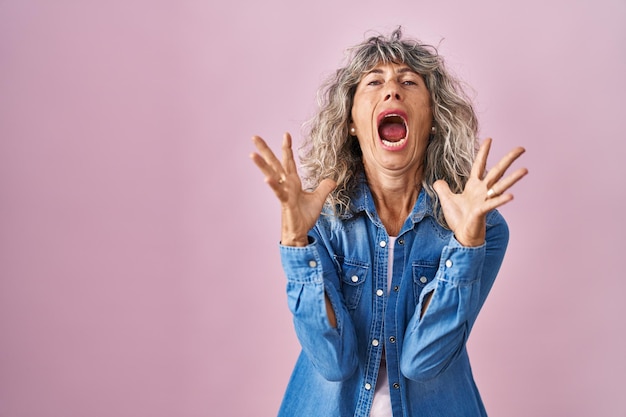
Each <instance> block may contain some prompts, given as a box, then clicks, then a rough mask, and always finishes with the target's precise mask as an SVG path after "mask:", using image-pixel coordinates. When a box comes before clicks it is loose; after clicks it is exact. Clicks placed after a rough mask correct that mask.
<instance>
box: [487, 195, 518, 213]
mask: <svg viewBox="0 0 626 417" xmlns="http://www.w3.org/2000/svg"><path fill="white" fill-rule="evenodd" d="M511 200H513V194H511V193H505V194H500V195H496V196H494V197H491V198H489V199H488V200H487V201H486V202H485V205H484V207H483V210H484V212H485V213H488V212H490V211H491V210H495V209H497V208H498V207H500V206H502V205H504V204H506V203H508V202H509V201H511Z"/></svg>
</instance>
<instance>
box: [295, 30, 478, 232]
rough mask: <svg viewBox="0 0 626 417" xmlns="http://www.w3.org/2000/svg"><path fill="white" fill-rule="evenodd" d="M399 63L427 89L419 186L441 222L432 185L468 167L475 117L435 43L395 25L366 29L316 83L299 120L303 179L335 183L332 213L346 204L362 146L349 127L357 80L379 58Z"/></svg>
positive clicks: (454, 186) (458, 185) (463, 178)
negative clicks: (368, 33) (372, 32)
mask: <svg viewBox="0 0 626 417" xmlns="http://www.w3.org/2000/svg"><path fill="white" fill-rule="evenodd" d="M390 62H392V63H404V64H406V65H408V66H409V67H410V68H411V69H412V70H413V71H415V72H416V73H418V74H420V75H421V76H422V78H423V79H424V81H425V83H426V86H427V88H428V91H429V92H430V96H431V105H432V113H433V119H434V120H433V126H435V128H436V133H435V134H434V135H431V137H430V140H429V143H428V146H427V148H426V154H425V160H424V177H423V180H422V186H423V187H424V189H425V191H426V192H427V193H428V194H429V196H430V197H431V200H432V202H433V211H434V212H435V213H436V216H437V221H438V222H439V223H440V224H441V225H443V226H444V227H447V225H446V223H445V219H444V217H443V214H442V212H441V206H440V203H439V198H438V197H437V193H435V191H434V189H433V187H432V185H433V183H434V182H435V181H437V180H439V179H442V180H445V181H446V182H447V183H448V184H449V186H450V189H451V190H452V191H453V192H456V193H458V192H461V191H462V190H463V188H464V187H465V183H466V182H467V179H468V177H469V174H470V170H471V166H472V163H473V161H474V157H475V154H476V149H477V135H478V121H477V118H476V114H475V112H474V109H473V107H472V104H471V101H470V100H469V98H468V96H467V95H466V93H465V91H464V90H463V87H462V84H461V82H460V81H459V80H458V79H457V78H456V77H454V76H453V75H452V74H451V73H450V72H449V71H448V70H447V69H446V68H445V65H444V60H443V58H442V57H441V56H440V55H439V54H438V52H437V49H436V48H435V47H434V46H431V45H426V44H423V43H420V42H419V41H417V40H414V39H402V31H401V28H400V27H398V28H397V29H396V30H394V31H393V32H392V33H391V35H390V36H389V37H385V36H383V35H379V36H373V37H370V38H369V39H367V40H366V41H364V42H362V43H360V44H358V45H356V46H354V47H352V48H350V49H348V51H347V64H346V65H345V66H344V67H342V68H340V69H338V70H337V71H336V72H335V73H334V74H333V75H331V76H330V77H329V78H328V79H327V80H326V81H325V82H324V83H323V84H322V86H321V88H320V90H319V91H318V105H319V110H318V112H317V114H316V115H315V116H314V117H313V118H312V119H311V120H310V121H309V122H307V123H306V124H305V130H306V129H307V128H308V132H305V135H304V136H305V141H304V143H303V145H302V149H301V151H302V152H301V154H300V156H301V158H300V160H301V164H302V167H303V168H304V174H303V176H304V180H305V183H306V185H307V187H310V188H315V187H317V185H318V184H319V183H320V181H321V180H323V179H324V178H332V179H333V180H335V181H336V182H337V187H336V188H335V189H334V190H333V191H332V192H331V194H330V195H329V196H328V200H327V204H328V205H330V206H331V207H333V208H334V212H335V214H337V215H345V214H348V213H349V212H350V209H351V198H352V197H353V196H354V192H355V189H356V187H357V185H358V178H359V176H360V174H361V173H362V172H363V170H364V168H363V162H362V159H361V158H362V153H361V149H360V147H359V143H358V141H357V138H356V137H353V136H351V135H350V134H349V133H348V125H349V122H350V121H351V111H352V104H353V100H354V94H355V91H356V87H357V85H358V83H359V81H360V80H361V78H362V77H363V75H364V74H365V73H367V72H369V71H370V70H371V69H373V68H374V67H375V66H376V65H378V64H379V63H390Z"/></svg>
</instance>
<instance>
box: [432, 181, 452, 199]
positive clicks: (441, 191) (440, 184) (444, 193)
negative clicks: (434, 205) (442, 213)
mask: <svg viewBox="0 0 626 417" xmlns="http://www.w3.org/2000/svg"><path fill="white" fill-rule="evenodd" d="M433 189H434V190H435V192H436V193H437V196H438V197H439V200H440V201H447V200H448V199H449V198H450V195H451V194H452V191H451V190H450V186H449V185H448V183H447V182H445V181H444V180H437V181H435V182H434V183H433Z"/></svg>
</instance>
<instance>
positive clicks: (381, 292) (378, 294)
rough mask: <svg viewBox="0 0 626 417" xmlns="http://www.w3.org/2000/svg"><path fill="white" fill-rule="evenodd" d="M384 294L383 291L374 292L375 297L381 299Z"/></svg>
mask: <svg viewBox="0 0 626 417" xmlns="http://www.w3.org/2000/svg"><path fill="white" fill-rule="evenodd" d="M383 294H384V292H383V290H376V295H377V296H379V297H382V296H383Z"/></svg>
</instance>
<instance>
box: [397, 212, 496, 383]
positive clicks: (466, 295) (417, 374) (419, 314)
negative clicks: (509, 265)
mask: <svg viewBox="0 0 626 417" xmlns="http://www.w3.org/2000/svg"><path fill="white" fill-rule="evenodd" d="M494 218H496V219H499V216H495V217H494ZM507 241H508V230H507V229H506V224H505V223H504V222H503V220H502V222H501V223H499V224H498V225H497V226H496V227H495V228H492V229H491V231H490V236H488V238H487V242H486V243H485V244H483V245H481V246H478V247H471V248H467V247H464V246H462V245H460V244H459V243H458V242H457V241H456V240H455V239H452V240H451V242H450V244H449V245H448V246H447V247H446V248H445V249H444V251H443V252H442V257H441V263H440V265H439V268H438V271H437V274H436V276H435V279H433V280H432V281H431V283H430V284H429V285H428V286H426V287H425V288H424V289H423V290H422V293H421V295H420V300H419V304H418V306H417V308H416V311H415V314H414V316H413V318H412V319H411V320H410V322H409V325H408V326H407V329H406V332H405V338H404V344H403V353H402V358H401V367H402V371H403V373H404V374H405V376H407V377H408V378H411V379H416V380H419V379H429V378H432V377H434V376H436V375H438V374H439V373H441V372H443V371H444V370H445V369H447V367H448V366H449V364H450V363H451V362H452V361H453V360H454V359H456V358H457V357H458V355H459V354H460V353H461V352H462V350H463V348H464V346H465V343H466V341H467V338H468V337H469V333H470V331H471V328H472V326H473V324H474V322H475V320H476V318H477V316H478V313H479V311H480V309H481V307H482V305H483V304H484V302H485V299H486V298H487V295H488V293H489V290H490V289H491V286H492V284H493V282H494V280H495V277H496V275H497V272H498V270H499V268H500V265H501V263H502V259H503V257H504V252H505V250H506V243H507Z"/></svg>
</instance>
